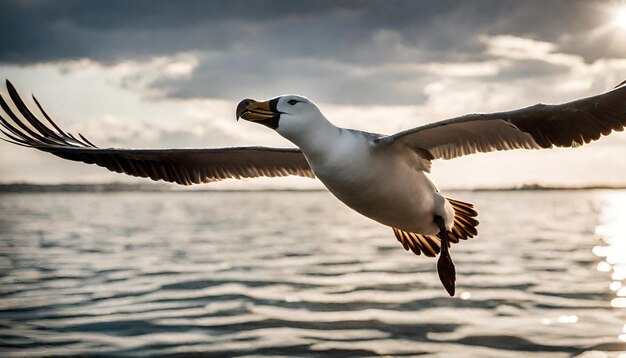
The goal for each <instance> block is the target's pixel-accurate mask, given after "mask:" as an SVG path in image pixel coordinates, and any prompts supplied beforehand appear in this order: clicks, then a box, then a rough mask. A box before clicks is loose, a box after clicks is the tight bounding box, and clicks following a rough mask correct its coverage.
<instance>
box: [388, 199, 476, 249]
mask: <svg viewBox="0 0 626 358" xmlns="http://www.w3.org/2000/svg"><path fill="white" fill-rule="evenodd" d="M446 199H447V200H448V201H449V202H450V204H452V207H453V208H454V226H453V227H452V230H451V231H448V239H449V241H450V242H451V243H455V244H456V243H458V242H459V241H460V240H467V239H471V238H473V237H474V236H476V235H478V230H477V229H476V226H478V220H476V219H474V218H475V217H477V216H478V213H477V212H476V210H474V205H472V204H470V203H465V202H462V201H458V200H453V199H450V198H446ZM393 233H394V234H395V236H396V238H397V239H398V241H399V242H400V243H401V244H402V246H404V249H405V250H407V251H409V250H410V251H413V253H415V254H416V255H420V254H422V253H423V254H424V255H425V256H429V257H435V256H437V255H438V254H439V251H440V250H441V240H440V239H439V238H438V237H437V236H435V235H421V234H416V233H413V232H407V231H404V230H400V229H396V228H393Z"/></svg>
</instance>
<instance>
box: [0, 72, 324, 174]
mask: <svg viewBox="0 0 626 358" xmlns="http://www.w3.org/2000/svg"><path fill="white" fill-rule="evenodd" d="M7 89H8V91H9V95H10V96H11V99H12V100H13V104H14V105H15V107H16V108H17V109H18V111H19V113H20V114H21V117H20V116H17V115H16V114H15V113H13V111H12V110H11V108H10V107H9V105H8V104H7V102H6V101H5V100H4V99H3V98H2V96H0V106H1V107H2V109H3V110H4V112H5V113H6V114H7V115H8V118H4V117H2V116H0V125H1V127H0V132H2V133H3V134H4V135H5V136H6V139H5V138H1V137H0V139H4V140H5V141H7V142H10V143H13V144H17V145H20V146H24V147H30V148H35V149H38V150H41V151H44V152H48V153H51V154H54V155H56V156H58V157H61V158H64V159H69V160H74V161H81V162H84V163H88V164H96V165H99V166H101V167H105V168H107V169H109V170H111V171H114V172H118V173H125V174H128V175H132V176H137V177H144V178H150V179H152V180H164V181H168V182H173V183H177V184H182V185H190V184H199V183H208V182H213V181H219V180H223V179H227V178H236V179H239V178H253V177H261V176H265V177H281V176H288V175H298V176H303V177H310V178H313V177H315V175H314V174H313V171H312V170H311V168H310V167H309V164H308V163H307V161H306V158H305V157H304V155H303V154H302V152H301V151H300V150H299V149H297V148H267V147H232V148H213V149H117V148H98V147H96V146H95V145H93V144H92V143H91V142H90V141H89V140H87V139H86V138H85V137H83V136H82V135H80V134H79V135H78V136H74V135H72V134H69V133H66V132H64V131H63V130H62V129H61V128H60V127H58V126H57V125H56V123H54V122H53V121H52V119H51V118H50V117H49V116H48V115H47V114H46V112H45V111H44V110H43V108H41V105H40V104H39V102H38V101H37V100H36V99H35V98H34V97H33V99H34V100H35V103H36V104H37V106H38V107H39V109H40V111H41V113H42V114H43V116H44V117H45V118H46V120H47V121H48V123H49V124H50V125H51V127H50V126H48V125H46V124H44V123H43V121H41V120H39V119H38V118H37V117H36V116H35V115H34V114H33V113H32V112H31V111H30V110H29V109H28V107H26V105H25V104H24V102H23V101H22V99H21V98H20V96H19V95H18V93H17V91H16V90H15V88H14V87H13V86H12V85H11V83H10V82H8V81H7ZM9 118H10V120H9Z"/></svg>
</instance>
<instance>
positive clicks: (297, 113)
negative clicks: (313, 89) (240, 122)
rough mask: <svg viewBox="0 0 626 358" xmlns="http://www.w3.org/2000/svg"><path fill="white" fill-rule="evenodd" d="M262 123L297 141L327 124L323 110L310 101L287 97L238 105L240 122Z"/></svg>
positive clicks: (247, 101) (248, 100) (249, 100)
mask: <svg viewBox="0 0 626 358" xmlns="http://www.w3.org/2000/svg"><path fill="white" fill-rule="evenodd" d="M239 118H242V119H245V120H246V121H250V122H255V123H259V124H262V125H264V126H266V127H269V128H272V129H274V130H276V131H277V132H278V133H279V134H280V135H282V136H283V137H285V138H287V139H289V140H291V141H294V139H297V137H298V136H299V135H302V134H303V133H307V132H309V131H310V130H313V129H314V128H315V126H316V125H319V124H322V123H323V121H326V119H325V118H324V116H323V115H322V113H321V112H320V110H319V108H317V106H316V105H315V104H314V103H313V102H311V101H310V100H309V99H308V98H306V97H302V96H296V95H287V96H280V97H276V98H273V99H271V100H269V101H266V102H257V101H255V100H253V99H244V100H243V101H241V102H239V104H238V105H237V119H239Z"/></svg>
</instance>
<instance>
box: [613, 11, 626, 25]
mask: <svg viewBox="0 0 626 358" xmlns="http://www.w3.org/2000/svg"><path fill="white" fill-rule="evenodd" d="M615 25H617V26H618V27H619V28H621V29H623V30H626V6H622V7H620V8H619V9H617V13H616V14H615Z"/></svg>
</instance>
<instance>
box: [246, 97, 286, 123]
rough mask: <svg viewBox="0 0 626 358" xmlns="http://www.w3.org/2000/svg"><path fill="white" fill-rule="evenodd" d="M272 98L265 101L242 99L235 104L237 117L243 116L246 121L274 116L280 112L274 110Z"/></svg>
mask: <svg viewBox="0 0 626 358" xmlns="http://www.w3.org/2000/svg"><path fill="white" fill-rule="evenodd" d="M272 102H274V100H271V101H267V102H257V101H255V100H253V99H244V100H243V101H241V102H239V104H238V105H237V119H239V118H243V119H245V120H247V121H251V122H255V121H262V120H266V119H269V118H272V117H274V116H275V115H277V114H280V112H278V111H276V103H272Z"/></svg>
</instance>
